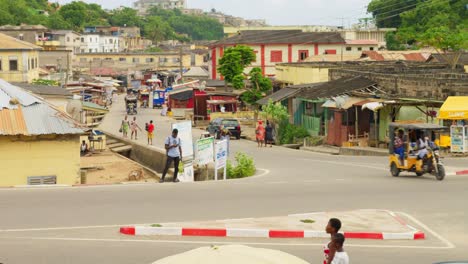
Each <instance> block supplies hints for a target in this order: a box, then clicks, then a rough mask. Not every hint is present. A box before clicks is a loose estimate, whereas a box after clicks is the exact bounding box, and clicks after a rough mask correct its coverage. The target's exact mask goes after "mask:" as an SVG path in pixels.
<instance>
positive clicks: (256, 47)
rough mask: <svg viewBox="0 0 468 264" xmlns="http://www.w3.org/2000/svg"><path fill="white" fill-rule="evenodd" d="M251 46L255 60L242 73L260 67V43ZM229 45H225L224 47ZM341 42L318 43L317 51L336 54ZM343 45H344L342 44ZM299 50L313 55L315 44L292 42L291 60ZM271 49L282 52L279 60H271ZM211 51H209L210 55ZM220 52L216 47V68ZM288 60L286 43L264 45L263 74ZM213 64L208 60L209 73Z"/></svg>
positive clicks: (296, 59)
mask: <svg viewBox="0 0 468 264" xmlns="http://www.w3.org/2000/svg"><path fill="white" fill-rule="evenodd" d="M248 46H249V47H251V48H252V49H253V50H254V52H255V53H256V57H257V61H256V62H254V63H253V64H252V66H251V67H247V68H246V69H245V71H244V73H248V72H249V71H250V70H251V69H252V68H253V67H261V45H248ZM229 47H231V46H226V47H225V49H227V48H229ZM341 47H342V45H341V44H319V47H318V51H319V54H324V53H325V50H327V49H335V50H336V51H337V54H340V52H341ZM343 47H344V46H343ZM300 50H308V51H309V56H313V55H314V54H315V45H314V44H302V45H295V44H292V46H291V51H292V54H291V62H298V61H299V51H300ZM344 50H345V48H344ZM272 51H281V52H282V61H281V62H272V61H271V52H272ZM211 54H212V53H211V52H210V55H211ZM221 57H222V56H221V52H220V48H219V47H216V68H217V67H219V60H220V59H221ZM287 62H289V47H288V44H276V45H265V75H269V76H276V75H277V74H278V73H277V71H276V65H277V64H278V63H287ZM212 67H213V65H212V63H211V62H210V75H211V72H212V71H211V69H212ZM220 78H221V76H220V74H219V72H218V71H217V70H216V79H218V80H219V79H220Z"/></svg>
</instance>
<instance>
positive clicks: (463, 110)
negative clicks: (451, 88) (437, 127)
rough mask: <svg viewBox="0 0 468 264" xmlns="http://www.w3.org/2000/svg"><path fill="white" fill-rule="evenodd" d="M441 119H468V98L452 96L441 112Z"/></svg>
mask: <svg viewBox="0 0 468 264" xmlns="http://www.w3.org/2000/svg"><path fill="white" fill-rule="evenodd" d="M438 118H439V119H446V120H464V119H468V96H450V97H448V98H447V100H446V101H445V102H444V104H443V105H442V107H441V108H440V111H439V117H438Z"/></svg>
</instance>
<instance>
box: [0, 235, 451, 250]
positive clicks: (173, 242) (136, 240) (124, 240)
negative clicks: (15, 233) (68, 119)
mask: <svg viewBox="0 0 468 264" xmlns="http://www.w3.org/2000/svg"><path fill="white" fill-rule="evenodd" d="M0 239H2V238H0ZM4 239H27V240H57V241H88V242H90V241H91V242H118V243H122V242H131V243H171V244H208V245H213V244H218V245H231V244H236V245H238V244H242V245H263V246H293V247H296V246H304V247H310V246H317V247H323V243H271V242H270V243H268V242H243V241H194V240H180V241H178V240H143V239H110V238H74V237H69V238H65V237H8V238H4ZM346 247H361V248H382V249H385V248H389V249H393V248H401V249H453V248H452V247H436V246H403V245H367V244H352V243H349V242H348V243H347V244H346Z"/></svg>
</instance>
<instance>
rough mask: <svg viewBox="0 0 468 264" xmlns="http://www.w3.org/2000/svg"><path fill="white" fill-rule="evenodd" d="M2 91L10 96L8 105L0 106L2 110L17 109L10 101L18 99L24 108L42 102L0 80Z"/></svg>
mask: <svg viewBox="0 0 468 264" xmlns="http://www.w3.org/2000/svg"><path fill="white" fill-rule="evenodd" d="M0 90H2V91H3V92H4V93H5V94H7V96H8V101H7V103H5V102H3V104H2V105H0V108H8V109H16V106H15V105H12V104H10V99H17V100H18V101H19V103H20V104H21V105H22V106H30V105H32V104H36V103H40V102H41V101H40V99H39V98H37V97H34V96H33V95H31V94H30V93H28V92H26V91H25V90H23V89H21V88H19V87H17V86H14V85H12V84H10V83H8V82H6V81H5V80H2V79H0Z"/></svg>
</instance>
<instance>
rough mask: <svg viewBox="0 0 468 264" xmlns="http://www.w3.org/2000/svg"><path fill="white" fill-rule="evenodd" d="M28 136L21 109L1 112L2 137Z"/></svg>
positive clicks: (0, 127)
mask: <svg viewBox="0 0 468 264" xmlns="http://www.w3.org/2000/svg"><path fill="white" fill-rule="evenodd" d="M18 134H19V135H28V134H29V133H28V128H27V127H26V122H25V121H24V116H23V111H22V110H21V107H18V108H17V109H3V110H1V111H0V135H18Z"/></svg>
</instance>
